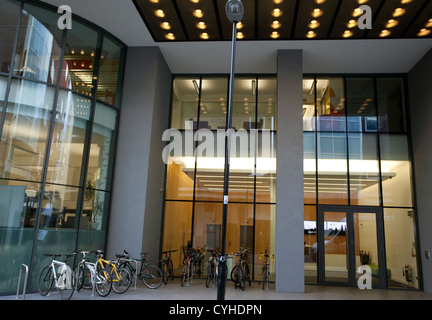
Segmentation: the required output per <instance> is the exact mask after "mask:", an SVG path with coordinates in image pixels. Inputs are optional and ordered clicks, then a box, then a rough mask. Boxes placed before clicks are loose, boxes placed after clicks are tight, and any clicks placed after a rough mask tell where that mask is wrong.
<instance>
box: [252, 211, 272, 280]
mask: <svg viewBox="0 0 432 320" xmlns="http://www.w3.org/2000/svg"><path fill="white" fill-rule="evenodd" d="M275 242H276V205H273V204H257V205H256V206H255V252H254V266H255V272H254V275H255V279H254V280H258V281H259V280H260V279H261V270H262V266H263V262H264V260H263V259H262V258H261V260H260V254H262V253H265V250H266V249H267V252H268V254H269V255H272V256H274V254H275V250H276V249H275V248H276V247H275ZM249 256H250V255H249ZM275 259H276V257H274V258H270V275H269V281H275V276H276V274H275V271H276V270H275Z"/></svg>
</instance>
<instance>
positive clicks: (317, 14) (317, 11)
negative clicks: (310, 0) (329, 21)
mask: <svg viewBox="0 0 432 320" xmlns="http://www.w3.org/2000/svg"><path fill="white" fill-rule="evenodd" d="M322 14H323V12H322V10H321V9H320V8H315V9H313V11H312V17H314V18H318V17H320V16H321V15H322Z"/></svg>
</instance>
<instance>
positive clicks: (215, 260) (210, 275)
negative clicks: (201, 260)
mask: <svg viewBox="0 0 432 320" xmlns="http://www.w3.org/2000/svg"><path fill="white" fill-rule="evenodd" d="M209 252H210V255H211V256H210V258H209V262H208V265H207V275H206V288H208V287H209V285H210V283H213V286H214V285H216V281H217V277H218V273H219V271H218V267H219V259H220V253H219V252H218V251H216V250H210V251H209ZM227 271H228V267H227V266H226V265H225V276H228V275H227Z"/></svg>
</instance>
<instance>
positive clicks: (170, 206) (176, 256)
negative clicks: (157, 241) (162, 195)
mask: <svg viewBox="0 0 432 320" xmlns="http://www.w3.org/2000/svg"><path fill="white" fill-rule="evenodd" d="M192 204H193V203H192V202H186V201H183V202H176V201H165V218H164V220H165V223H164V231H163V246H162V251H167V250H177V252H173V253H172V254H171V258H172V261H173V267H174V274H175V275H179V274H180V273H181V268H182V266H183V258H184V256H183V246H185V245H187V243H188V241H190V240H191V237H192V230H191V227H192Z"/></svg>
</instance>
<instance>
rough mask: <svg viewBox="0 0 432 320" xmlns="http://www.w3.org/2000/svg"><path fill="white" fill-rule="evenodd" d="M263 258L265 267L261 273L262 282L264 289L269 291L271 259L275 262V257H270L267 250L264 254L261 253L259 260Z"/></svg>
mask: <svg viewBox="0 0 432 320" xmlns="http://www.w3.org/2000/svg"><path fill="white" fill-rule="evenodd" d="M261 257H264V265H263V267H262V273H261V281H262V289H263V290H268V289H269V283H268V282H269V275H270V261H269V258H270V257H271V258H272V262H274V255H271V256H270V255H269V254H268V252H267V248H266V249H265V252H264V254H263V253H261V254H260V256H259V259H260V260H261Z"/></svg>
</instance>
